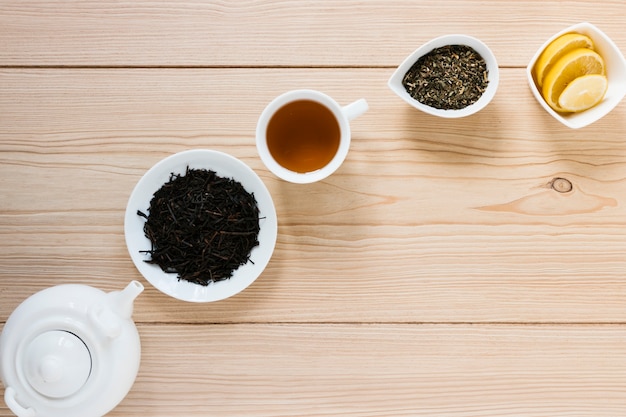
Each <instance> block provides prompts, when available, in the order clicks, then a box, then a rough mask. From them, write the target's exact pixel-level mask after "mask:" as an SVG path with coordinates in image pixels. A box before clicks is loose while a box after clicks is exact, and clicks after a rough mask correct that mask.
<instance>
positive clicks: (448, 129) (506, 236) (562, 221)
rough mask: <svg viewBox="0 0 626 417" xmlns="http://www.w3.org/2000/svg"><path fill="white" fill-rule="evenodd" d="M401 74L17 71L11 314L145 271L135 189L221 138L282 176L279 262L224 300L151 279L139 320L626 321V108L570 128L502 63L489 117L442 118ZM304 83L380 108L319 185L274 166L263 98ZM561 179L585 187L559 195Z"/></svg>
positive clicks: (5, 230)
mask: <svg viewBox="0 0 626 417" xmlns="http://www.w3.org/2000/svg"><path fill="white" fill-rule="evenodd" d="M388 75H389V70H387V69H343V70H336V69H333V70H331V69H300V70H287V69H285V70H279V69H274V70H268V69H214V70H202V69H196V70H193V69H188V70H178V69H169V70H168V69H158V70H157V69H153V70H128V69H117V70H97V69H84V70H69V69H67V70H54V71H49V70H37V69H33V70H18V69H15V70H4V71H1V72H0V125H1V126H2V131H1V132H0V162H1V164H0V179H1V182H0V187H1V189H0V191H1V192H2V196H3V198H2V200H1V201H0V234H1V236H2V239H0V263H1V264H2V266H3V268H2V270H0V280H1V281H2V282H4V283H5V285H3V286H2V288H1V290H0V312H1V313H2V317H7V316H8V314H10V312H11V311H12V310H13V309H14V308H15V307H16V306H17V304H18V303H19V301H20V300H22V299H24V298H26V297H27V296H28V295H30V294H31V293H32V292H34V291H36V290H37V289H41V288H44V287H46V286H49V285H54V284H57V283H64V282H81V283H88V284H92V285H95V286H97V287H100V288H103V289H106V290H113V289H118V288H121V287H123V286H124V285H125V284H126V283H127V282H128V281H129V280H131V279H135V278H139V279H140V277H139V275H138V273H137V272H136V270H135V269H134V267H133V265H132V263H131V262H130V259H129V257H128V254H127V252H126V248H125V243H124V237H123V212H124V208H125V205H126V201H127V199H128V196H129V195H130V192H131V190H132V188H133V187H134V185H135V183H136V182H137V181H138V180H139V178H140V177H141V175H142V174H143V173H144V172H145V170H147V169H148V168H149V167H150V166H151V165H152V164H154V163H156V162H157V161H158V160H160V159H161V158H163V157H165V156H167V155H169V154H171V153H174V152H177V151H181V150H183V149H188V148H214V149H218V150H222V151H226V152H229V153H231V154H233V155H234V156H237V157H239V158H241V159H242V160H244V161H245V162H246V163H248V164H249V165H250V166H251V167H253V169H255V170H256V171H257V172H258V173H259V174H260V175H261V177H262V178H263V180H264V181H265V182H266V184H267V185H268V187H269V188H270V191H271V192H272V195H273V198H274V200H275V204H276V206H277V211H278V214H279V239H278V245H277V249H276V252H275V255H274V258H273V260H272V261H271V263H270V265H269V267H268V269H267V271H266V272H265V273H264V274H263V275H262V277H261V278H260V279H259V280H258V281H257V282H256V283H255V284H254V285H253V286H252V287H251V288H249V289H248V290H246V291H245V292H244V293H242V294H240V295H238V296H237V297H234V298H233V299H231V300H227V301H223V302H220V303H216V304H214V305H208V306H201V307H198V306H196V305H188V304H185V303H180V302H177V301H173V300H168V299H167V298H166V297H165V296H162V295H161V294H160V293H158V292H156V291H155V290H153V289H152V288H148V289H147V291H146V293H145V294H144V295H142V297H140V300H139V301H138V305H139V307H138V308H137V319H138V320H139V321H141V322H149V321H152V320H155V321H158V322H180V321H182V322H203V321H206V320H208V321H210V322H225V323H228V322H240V321H243V322H267V321H278V322H317V321H332V322H345V321H356V322H377V321H384V322H387V321H391V322H472V321H491V322H494V321H495V322H526V321H531V322H585V323H588V322H604V323H611V322H623V321H624V320H626V306H625V305H624V303H623V300H624V296H625V295H626V283H624V280H623V271H624V270H626V260H625V258H624V256H623V255H624V253H626V239H625V234H626V231H625V230H624V228H623V227H622V225H623V219H624V216H625V215H626V213H625V212H624V210H625V207H626V203H625V201H624V199H625V198H626V179H625V178H624V175H623V173H624V172H625V164H626V162H624V161H625V158H624V156H626V142H624V140H623V134H622V132H623V131H624V128H625V127H626V126H625V123H626V117H625V116H626V113H625V112H626V107H625V106H624V105H623V104H622V105H620V106H618V108H617V109H615V111H614V112H613V113H612V114H610V115H609V116H607V117H606V119H604V120H602V121H600V122H598V123H597V124H596V125H592V126H590V127H589V128H586V129H584V130H583V131H572V130H569V129H567V128H565V127H562V126H560V125H559V124H557V123H556V122H555V121H553V120H551V119H550V118H549V116H547V115H546V114H544V112H543V110H542V109H541V108H540V107H539V106H538V104H537V103H535V102H533V101H532V99H531V97H530V93H529V91H528V87H527V85H525V81H524V73H523V70H522V69H504V70H503V74H502V83H501V89H500V91H499V93H498V95H497V96H496V98H495V100H494V102H493V103H492V104H491V105H490V106H489V107H487V109H485V110H484V112H483V113H480V114H479V115H477V116H475V117H470V118H466V119H462V120H456V121H449V122H446V125H445V129H442V126H441V123H440V120H438V119H434V118H432V117H429V116H426V115H423V114H421V113H419V112H417V111H415V110H414V109H412V108H409V107H408V106H407V105H406V104H405V103H404V102H402V101H401V100H400V99H398V98H397V97H395V96H394V95H393V94H392V93H391V92H390V91H388V89H387V87H386V85H385V80H386V77H387V76H388ZM355 80H356V81H355ZM355 84H356V85H355ZM303 85H308V86H312V87H314V88H320V89H322V90H324V91H326V92H328V93H329V94H331V95H333V96H335V97H337V99H338V100H339V101H340V102H342V103H348V102H349V101H351V100H354V99H356V98H359V97H361V96H362V95H363V96H364V97H366V98H367V99H368V100H370V107H371V109H370V111H369V112H368V113H366V114H365V115H364V116H362V117H361V118H359V119H357V120H355V121H354V122H353V134H354V141H353V146H352V150H351V152H350V154H349V157H348V160H347V161H346V163H345V165H344V166H343V167H342V168H341V169H340V171H339V172H337V173H336V174H335V175H333V176H332V177H330V178H329V179H328V180H327V181H324V182H322V183H319V184H315V185H310V186H298V185H293V184H287V183H285V182H283V181H280V180H278V179H276V178H275V177H273V176H272V175H271V174H270V173H268V172H267V170H266V169H264V167H263V166H262V163H261V162H260V160H259V158H258V155H257V153H256V149H255V146H254V127H255V123H256V118H257V117H258V114H259V113H260V112H261V110H262V108H263V106H264V104H265V103H267V102H268V101H269V100H271V98H272V97H273V96H274V95H276V94H279V93H280V92H282V91H285V90H287V89H290V88H298V87H300V86H303ZM255 87H256V88H255ZM362 92H368V93H367V94H361V93H362ZM504 126H506V128H504ZM557 176H563V177H567V178H568V179H570V180H571V181H572V183H573V185H574V190H573V192H571V193H568V194H560V193H557V192H556V191H554V190H551V189H550V188H549V183H550V181H551V180H552V179H553V178H554V177H557ZM146 284H147V283H146Z"/></svg>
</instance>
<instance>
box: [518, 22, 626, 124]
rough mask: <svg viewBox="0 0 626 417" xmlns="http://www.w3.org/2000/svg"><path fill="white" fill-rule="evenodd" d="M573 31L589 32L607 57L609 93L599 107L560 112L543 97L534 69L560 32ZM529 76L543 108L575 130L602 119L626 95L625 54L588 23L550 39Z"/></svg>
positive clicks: (534, 60)
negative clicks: (534, 75) (536, 81)
mask: <svg viewBox="0 0 626 417" xmlns="http://www.w3.org/2000/svg"><path fill="white" fill-rule="evenodd" d="M573 32H576V33H581V34H583V35H587V36H589V37H590V38H591V40H592V41H593V43H594V45H595V49H596V52H598V54H600V56H602V58H603V59H604V63H605V66H606V76H607V79H608V88H607V91H606V95H605V96H604V98H603V99H602V101H601V102H600V103H598V104H597V105H596V106H594V107H592V108H590V109H588V110H585V111H582V112H580V113H559V112H556V111H554V110H553V109H552V107H550V106H549V105H548V103H546V101H545V100H544V99H543V97H542V95H541V92H540V91H539V88H538V87H537V84H536V83H535V79H534V77H533V68H534V66H535V63H536V62H537V59H539V56H540V55H541V53H542V52H543V50H544V49H546V47H547V46H548V45H549V44H550V43H551V42H552V41H554V40H555V39H556V38H558V37H559V36H561V35H564V34H566V33H573ZM526 76H527V78H528V84H529V86H530V90H531V91H532V93H533V95H534V96H535V98H536V99H537V101H538V102H539V104H541V107H543V108H544V109H545V110H546V111H547V112H548V114H550V115H551V116H552V117H554V118H555V119H556V120H558V121H559V122H561V123H563V124H564V125H565V126H567V127H570V128H572V129H579V128H581V127H585V126H588V125H590V124H591V123H594V122H596V121H598V120H600V119H601V118H602V117H604V116H606V115H607V114H608V113H610V112H611V110H613V109H614V108H615V106H617V105H618V104H619V102H620V101H621V100H622V98H624V95H626V60H624V56H623V55H622V53H621V52H620V50H619V49H618V47H617V45H615V43H614V42H613V41H612V40H611V39H610V38H609V37H608V36H607V35H606V34H604V33H603V32H602V31H601V30H600V29H598V28H597V27H595V26H594V25H592V24H591V23H587V22H583V23H578V24H576V25H573V26H570V27H568V28H566V29H563V30H562V31H560V32H559V33H557V34H555V35H554V36H552V37H551V38H550V39H548V40H547V41H546V42H545V43H544V44H543V45H542V46H541V48H539V49H538V50H537V52H536V53H535V55H534V56H533V58H532V59H531V60H530V63H529V64H528V67H526Z"/></svg>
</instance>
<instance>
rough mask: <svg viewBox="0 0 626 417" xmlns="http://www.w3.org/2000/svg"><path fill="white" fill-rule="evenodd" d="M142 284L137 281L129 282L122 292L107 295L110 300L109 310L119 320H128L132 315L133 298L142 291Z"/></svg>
mask: <svg viewBox="0 0 626 417" xmlns="http://www.w3.org/2000/svg"><path fill="white" fill-rule="evenodd" d="M143 289H144V287H143V284H142V283H141V282H139V281H135V280H133V281H131V282H130V283H129V284H128V285H127V286H126V288H124V289H123V290H122V291H113V292H110V293H109V294H108V296H109V297H110V299H111V305H110V308H111V310H112V311H113V312H114V313H116V314H117V315H119V316H120V317H121V318H124V319H130V318H131V316H132V315H133V303H134V301H135V298H137V296H138V295H139V294H141V292H142V291H143Z"/></svg>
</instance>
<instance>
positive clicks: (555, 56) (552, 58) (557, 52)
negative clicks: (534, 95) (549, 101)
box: [535, 33, 593, 87]
mask: <svg viewBox="0 0 626 417" xmlns="http://www.w3.org/2000/svg"><path fill="white" fill-rule="evenodd" d="M578 48H587V49H593V41H592V40H591V38H589V37H588V36H586V35H583V34H580V33H566V34H565V35H562V36H559V37H558V38H556V39H555V40H553V41H552V42H551V43H550V44H549V45H548V46H546V48H545V49H544V50H543V52H542V53H541V55H540V56H539V58H538V59H537V62H536V63H535V79H536V80H537V85H538V86H539V87H541V86H542V85H543V80H544V77H545V76H546V74H547V73H548V71H549V70H550V68H552V66H553V65H554V64H555V63H556V62H557V61H558V60H559V59H560V58H561V57H563V56H564V55H565V54H567V53H568V52H571V51H573V50H574V49H578Z"/></svg>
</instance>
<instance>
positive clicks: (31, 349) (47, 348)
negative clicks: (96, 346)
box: [18, 330, 91, 398]
mask: <svg viewBox="0 0 626 417" xmlns="http://www.w3.org/2000/svg"><path fill="white" fill-rule="evenodd" d="M22 361H23V362H22V364H19V365H18V366H21V367H22V369H23V371H24V374H25V376H26V380H27V381H28V383H29V384H30V386H31V387H33V388H34V389H35V390H36V391H37V392H38V393H40V394H42V395H45V396H46V397H52V398H63V397H67V396H70V395H73V394H75V393H76V392H78V390H80V389H81V388H82V386H83V385H85V383H86V382H87V378H89V374H90V373H91V355H90V354H89V349H87V346H86V345H85V342H83V341H82V340H81V339H80V338H79V337H78V336H76V335H75V334H73V333H70V332H68V331H64V330H49V331H46V332H44V333H41V334H40V335H39V336H37V337H35V338H34V339H33V340H32V341H31V342H30V343H29V344H28V346H26V349H25V351H24V355H23V357H22Z"/></svg>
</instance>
